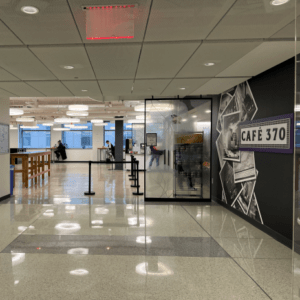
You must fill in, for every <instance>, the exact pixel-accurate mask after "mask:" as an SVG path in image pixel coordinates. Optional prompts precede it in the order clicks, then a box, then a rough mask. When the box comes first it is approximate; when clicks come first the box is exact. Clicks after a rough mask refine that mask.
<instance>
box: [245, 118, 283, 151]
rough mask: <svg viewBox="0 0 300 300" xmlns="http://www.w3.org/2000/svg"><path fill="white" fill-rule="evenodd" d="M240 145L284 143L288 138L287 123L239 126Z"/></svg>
mask: <svg viewBox="0 0 300 300" xmlns="http://www.w3.org/2000/svg"><path fill="white" fill-rule="evenodd" d="M240 139H241V146H242V145H250V144H257V145H285V144H287V139H288V124H287V123H282V124H274V125H262V126H257V127H248V128H241V137H240Z"/></svg>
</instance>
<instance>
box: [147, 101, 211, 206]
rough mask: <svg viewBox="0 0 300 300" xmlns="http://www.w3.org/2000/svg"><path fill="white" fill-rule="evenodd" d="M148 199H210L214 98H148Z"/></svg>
mask: <svg viewBox="0 0 300 300" xmlns="http://www.w3.org/2000/svg"><path fill="white" fill-rule="evenodd" d="M145 120H146V122H145V126H146V127H145V133H146V136H145V143H146V147H145V169H146V172H145V199H146V200H153V199H156V198H157V199H161V200H163V199H167V200H170V199H176V200H185V199H186V200H187V201H193V200H195V201H201V200H204V199H206V200H209V199H210V184H211V180H210V160H211V99H203V98H202V99H199V98H198V99H163V100H153V99H151V100H150V99H149V100H146V101H145Z"/></svg>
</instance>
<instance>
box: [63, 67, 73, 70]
mask: <svg viewBox="0 0 300 300" xmlns="http://www.w3.org/2000/svg"><path fill="white" fill-rule="evenodd" d="M64 69H66V70H72V69H74V67H73V66H64Z"/></svg>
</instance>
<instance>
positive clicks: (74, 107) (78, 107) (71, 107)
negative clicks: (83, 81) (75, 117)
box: [69, 104, 89, 111]
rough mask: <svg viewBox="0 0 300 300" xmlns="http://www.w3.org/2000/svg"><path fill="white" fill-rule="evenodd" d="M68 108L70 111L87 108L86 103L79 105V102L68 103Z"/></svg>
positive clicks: (85, 109)
mask: <svg viewBox="0 0 300 300" xmlns="http://www.w3.org/2000/svg"><path fill="white" fill-rule="evenodd" d="M69 110H72V111H87V110H89V106H88V105H81V104H79V105H78V104H75V105H69Z"/></svg>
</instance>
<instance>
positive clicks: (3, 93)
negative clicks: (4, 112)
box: [0, 89, 16, 98]
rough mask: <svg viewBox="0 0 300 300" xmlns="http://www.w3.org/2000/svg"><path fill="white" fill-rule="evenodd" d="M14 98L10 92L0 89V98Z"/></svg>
mask: <svg viewBox="0 0 300 300" xmlns="http://www.w3.org/2000/svg"><path fill="white" fill-rule="evenodd" d="M15 96H16V94H13V93H11V92H8V91H5V90H3V89H0V98H9V97H15Z"/></svg>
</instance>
